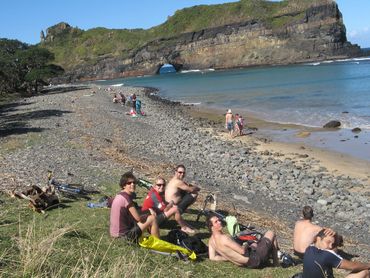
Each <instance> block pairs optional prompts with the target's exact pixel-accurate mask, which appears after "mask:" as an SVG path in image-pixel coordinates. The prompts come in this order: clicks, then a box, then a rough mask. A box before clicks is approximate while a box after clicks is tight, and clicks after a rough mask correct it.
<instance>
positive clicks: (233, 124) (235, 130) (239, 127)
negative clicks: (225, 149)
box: [225, 109, 244, 138]
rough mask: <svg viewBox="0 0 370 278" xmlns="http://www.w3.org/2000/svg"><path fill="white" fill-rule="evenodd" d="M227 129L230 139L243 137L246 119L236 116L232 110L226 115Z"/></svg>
mask: <svg viewBox="0 0 370 278" xmlns="http://www.w3.org/2000/svg"><path fill="white" fill-rule="evenodd" d="M225 128H226V129H227V130H228V132H229V134H230V137H231V138H233V137H235V136H238V135H239V136H242V135H243V129H244V118H243V116H242V115H240V114H235V116H234V115H233V113H232V112H231V109H229V110H228V111H227V113H226V114H225Z"/></svg>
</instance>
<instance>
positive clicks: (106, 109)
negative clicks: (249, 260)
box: [0, 85, 370, 258]
mask: <svg viewBox="0 0 370 278" xmlns="http://www.w3.org/2000/svg"><path fill="white" fill-rule="evenodd" d="M113 90H116V91H117V92H118V90H120V91H123V93H124V94H125V95H126V96H128V95H130V94H132V93H135V94H136V95H137V96H138V99H140V100H141V101H142V111H144V112H145V114H146V115H145V116H143V117H131V116H129V115H127V114H126V113H127V112H128V111H129V107H128V106H121V105H120V104H115V103H112V96H113V93H114V91H108V90H107V88H106V87H98V86H94V85H89V86H70V85H64V86H58V87H55V88H52V89H50V90H49V92H47V93H45V94H41V95H38V96H35V97H32V98H27V99H20V100H18V101H16V102H14V103H10V104H6V105H2V106H1V108H0V114H1V119H0V124H1V125H0V127H1V133H2V134H1V135H0V146H1V150H0V176H1V179H0V189H1V190H11V189H13V188H20V187H26V186H27V185H30V184H39V185H44V184H45V182H46V173H47V171H48V170H52V171H54V173H55V174H56V175H59V176H63V177H65V179H66V180H67V181H68V179H69V180H73V181H74V182H79V183H82V184H86V185H90V186H95V187H97V188H99V189H100V190H102V191H104V188H101V187H99V186H100V185H101V184H104V183H105V184H107V183H109V184H116V183H117V179H116V177H117V176H119V175H120V174H122V173H123V172H125V171H128V170H131V169H132V168H133V169H134V172H135V174H137V175H138V176H141V177H144V178H147V179H149V180H150V179H153V178H154V177H155V176H157V175H163V176H165V177H166V178H169V177H171V175H172V174H173V166H175V165H176V164H184V165H185V166H186V167H187V170H188V171H187V178H186V179H187V180H188V181H190V182H194V183H195V184H197V185H199V186H201V187H202V190H203V191H210V192H218V193H217V196H218V199H220V200H223V201H225V202H228V203H233V204H235V206H237V207H238V208H239V210H243V208H245V209H248V210H252V211H254V212H256V213H260V214H262V215H268V216H269V217H273V218H274V219H277V220H279V221H281V222H282V223H284V225H286V226H287V228H288V229H292V228H293V227H294V222H295V221H296V220H297V219H298V218H299V216H300V211H301V208H302V207H303V206H304V205H311V206H312V207H313V208H314V211H315V220H316V221H317V222H318V223H319V224H320V225H322V226H326V227H332V228H333V229H334V230H336V231H338V232H340V233H341V234H343V235H344V236H345V240H346V239H348V241H347V242H348V243H349V244H348V245H347V246H346V248H348V252H351V253H355V254H356V255H359V256H360V257H361V258H369V257H370V256H369V254H370V252H369V251H370V247H369V242H370V225H369V223H370V189H369V179H368V178H369V177H368V176H366V173H365V174H363V173H362V175H360V174H358V175H356V174H354V175H351V174H348V173H347V172H344V171H341V170H336V171H335V170H334V171H333V169H334V168H335V161H334V162H333V159H331V163H332V164H331V165H334V166H330V167H328V168H327V167H325V164H323V163H322V160H320V159H319V157H318V156H315V154H314V152H312V151H311V152H310V151H309V150H308V149H306V148H305V147H302V146H295V147H296V149H294V148H290V149H289V150H287V149H284V150H283V149H282V148H280V149H279V148H277V147H276V145H273V143H272V144H271V145H270V147H269V145H268V144H269V143H270V142H269V141H268V139H266V138H263V137H261V135H260V134H259V133H258V130H255V131H253V132H250V134H248V135H245V136H241V137H237V138H234V139H230V138H229V137H228V136H227V133H226V132H225V130H224V125H223V123H222V115H219V118H217V117H214V118H212V117H205V116H204V115H202V116H200V114H199V112H198V111H196V109H195V108H194V107H192V106H183V105H180V104H179V103H173V102H169V101H164V100H162V99H160V98H159V97H157V95H156V92H155V90H153V89H150V88H135V87H120V88H119V89H117V88H114V89H113ZM220 119H221V120H220ZM247 124H248V120H247ZM274 146H275V147H274ZM294 150H296V151H294ZM329 160H330V159H329ZM338 164H340V163H339V161H338ZM338 169H340V168H338ZM257 225H258V223H257ZM277 233H278V235H279V231H277ZM286 240H287V241H289V240H288V239H286Z"/></svg>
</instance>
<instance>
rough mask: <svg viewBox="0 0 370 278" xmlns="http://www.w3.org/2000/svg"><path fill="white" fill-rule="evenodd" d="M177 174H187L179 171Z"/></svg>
mask: <svg viewBox="0 0 370 278" xmlns="http://www.w3.org/2000/svg"><path fill="white" fill-rule="evenodd" d="M177 173H179V174H185V172H183V171H177Z"/></svg>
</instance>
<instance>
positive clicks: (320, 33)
mask: <svg viewBox="0 0 370 278" xmlns="http://www.w3.org/2000/svg"><path fill="white" fill-rule="evenodd" d="M241 2H243V1H241ZM249 2H254V3H255V5H260V6H261V7H260V8H261V9H265V12H264V13H265V14H268V16H262V15H256V16H251V15H249V16H246V17H244V18H238V19H237V22H235V20H236V19H235V18H234V19H233V20H229V22H227V21H226V22H227V23H226V24H224V25H218V26H214V25H217V24H214V25H212V24H209V23H207V24H208V25H209V27H207V26H205V27H204V29H201V30H195V31H191V32H188V31H187V30H188V29H182V31H184V32H172V33H171V32H168V33H166V35H164V34H163V33H161V35H157V37H155V38H154V39H151V40H149V41H147V42H145V41H144V40H143V41H142V42H141V43H138V44H137V45H136V46H134V47H132V48H131V49H127V50H124V51H122V52H123V54H122V55H120V56H117V55H114V54H113V53H103V54H101V55H100V56H99V57H95V58H94V59H93V58H91V57H90V59H87V60H85V61H80V62H79V63H78V64H75V65H74V66H73V67H71V68H68V65H66V66H67V73H66V75H65V80H64V81H78V80H94V79H111V78H119V77H127V76H138V75H150V74H156V73H158V71H159V69H160V68H161V66H162V65H163V64H172V65H173V66H174V67H175V68H176V70H181V69H184V70H188V69H206V68H214V69H225V68H226V69H229V68H238V67H249V66H259V65H277V64H292V63H300V62H309V61H310V62H311V61H319V60H326V59H336V58H346V57H353V56H359V55H361V49H360V48H359V47H358V46H357V45H352V44H351V43H350V42H348V41H347V38H346V29H345V26H344V24H343V19H342V14H341V12H340V11H339V9H338V5H337V4H336V2H335V1H332V0H320V1H305V0H290V1H283V2H282V3H285V4H284V5H283V4H279V5H280V6H279V7H278V8H277V6H274V10H273V11H272V10H271V9H272V8H271V7H270V6H263V4H265V5H266V3H270V2H267V1H249ZM256 3H257V4H256ZM224 5H227V4H224ZM269 5H270V4H269ZM271 5H272V4H271ZM253 7H254V10H256V9H257V8H256V6H253ZM194 8H196V7H194ZM203 10H204V9H203ZM203 12H204V13H206V10H204V11H203ZM201 16H202V14H199V17H201ZM209 16H210V15H209V13H208V17H209ZM211 16H212V14H211ZM174 17H176V14H175V15H174ZM172 21H173V20H172ZM172 21H171V19H169V20H168V22H170V23H171V22H172ZM170 23H167V25H168V24H170ZM171 24H174V23H171ZM58 26H59V28H62V27H63V32H57V31H56V30H55V28H54V29H50V30H48V34H50V35H47V36H46V38H45V42H44V44H45V46H48V41H49V42H50V41H55V40H58V35H55V34H58V33H62V34H65V33H66V32H67V33H68V32H73V33H74V34H75V36H76V34H77V35H78V34H79V33H81V32H82V33H83V32H84V31H81V30H80V31H76V29H74V28H71V27H70V26H68V25H67V26H66V25H65V23H63V24H60V25H58ZM159 27H160V26H159ZM159 27H158V28H159ZM68 28H69V29H68ZM156 28H157V27H156ZM166 28H167V29H165V30H166V31H168V30H170V29H171V28H169V27H168V26H167V27H166ZM162 29H163V28H162ZM156 30H157V29H156ZM149 31H150V30H149ZM140 32H144V31H143V30H141V31H140ZM152 33H154V31H153V32H152ZM112 34H113V33H111V36H113V35H112ZM147 37H148V36H147ZM149 37H150V36H149ZM152 37H153V36H152ZM152 37H150V38H152ZM52 49H53V48H51V50H52ZM71 51H72V50H71Z"/></svg>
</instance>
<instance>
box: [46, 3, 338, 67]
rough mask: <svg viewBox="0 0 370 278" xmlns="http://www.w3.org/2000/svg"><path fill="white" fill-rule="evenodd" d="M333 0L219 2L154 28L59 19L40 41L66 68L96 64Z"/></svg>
mask: <svg viewBox="0 0 370 278" xmlns="http://www.w3.org/2000/svg"><path fill="white" fill-rule="evenodd" d="M332 2H333V0H314V1H311V0H285V1H281V2H270V1H265V0H240V1H239V2H233V3H226V4H219V5H198V6H194V7H191V8H185V9H182V10H179V11H176V12H175V14H174V15H172V16H170V17H169V18H168V19H167V21H166V22H164V23H163V24H161V25H158V26H155V27H152V28H150V29H147V30H144V29H132V30H129V29H106V28H101V27H100V28H94V29H90V30H87V31H83V30H81V29H78V28H74V27H71V26H69V25H68V24H66V23H59V24H57V25H54V26H52V27H50V28H48V30H47V35H46V38H45V40H44V41H43V42H42V43H41V44H40V46H41V47H44V48H47V49H49V50H50V51H52V52H53V53H54V54H55V62H56V63H57V64H59V65H61V66H63V67H64V68H66V69H71V68H74V67H76V66H78V65H81V64H87V65H93V64H96V63H97V62H98V61H99V60H103V59H107V58H119V59H124V58H127V57H129V56H130V53H132V52H134V51H135V50H137V49H138V48H139V47H141V46H143V45H145V44H147V43H148V42H150V41H153V40H155V39H161V38H168V37H174V36H177V35H179V34H182V33H188V32H195V31H200V30H202V29H207V28H212V27H217V26H224V25H228V24H234V23H239V22H246V21H253V20H254V21H258V22H262V23H263V24H264V25H265V26H266V27H268V28H272V29H274V28H281V27H284V26H286V25H288V24H290V23H292V22H300V21H303V20H304V18H305V12H306V9H307V8H308V7H312V6H319V5H324V4H328V3H332Z"/></svg>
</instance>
